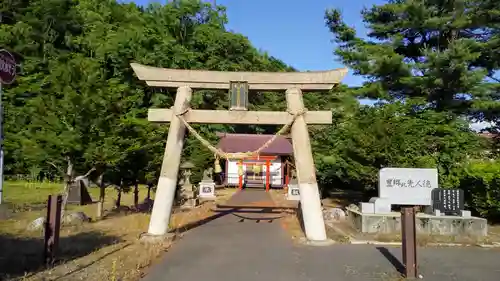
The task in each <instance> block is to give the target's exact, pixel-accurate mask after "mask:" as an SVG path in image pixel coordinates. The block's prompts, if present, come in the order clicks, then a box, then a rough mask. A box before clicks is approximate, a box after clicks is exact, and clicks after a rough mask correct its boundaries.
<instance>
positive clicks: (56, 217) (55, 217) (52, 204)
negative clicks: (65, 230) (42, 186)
mask: <svg viewBox="0 0 500 281" xmlns="http://www.w3.org/2000/svg"><path fill="white" fill-rule="evenodd" d="M61 208H62V195H55V196H54V195H49V198H48V200H47V217H46V219H45V239H44V251H43V260H44V262H45V264H46V265H47V266H51V265H52V264H53V263H54V259H55V256H56V253H57V247H58V245H59V230H60V228H61Z"/></svg>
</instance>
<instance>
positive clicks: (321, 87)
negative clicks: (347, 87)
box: [130, 63, 347, 91]
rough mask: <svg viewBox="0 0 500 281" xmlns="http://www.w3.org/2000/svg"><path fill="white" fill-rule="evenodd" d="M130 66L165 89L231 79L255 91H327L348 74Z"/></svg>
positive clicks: (225, 85) (224, 85) (224, 84)
mask: <svg viewBox="0 0 500 281" xmlns="http://www.w3.org/2000/svg"><path fill="white" fill-rule="evenodd" d="M130 65H131V66H132V68H133V69H134V72H135V73H136V75H137V77H138V78H139V79H140V80H143V81H146V83H147V84H148V85H149V86H152V87H166V88H178V87H181V86H188V87H190V88H191V89H229V83H230V82H231V81H245V82H247V83H248V85H249V87H250V90H256V91H285V90H287V89H290V88H297V89H301V90H302V91H325V90H326V91H328V90H330V89H331V88H333V86H335V85H337V84H339V83H340V82H341V81H342V79H343V78H344V76H345V75H346V74H347V68H339V69H334V70H327V71H311V72H223V71H208V70H185V69H169V68H159V67H151V66H145V65H142V64H138V63H131V64H130Z"/></svg>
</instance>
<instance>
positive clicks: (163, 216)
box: [148, 86, 193, 236]
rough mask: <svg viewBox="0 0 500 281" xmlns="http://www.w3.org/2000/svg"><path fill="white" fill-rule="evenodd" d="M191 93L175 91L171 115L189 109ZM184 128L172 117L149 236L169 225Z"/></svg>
mask: <svg viewBox="0 0 500 281" xmlns="http://www.w3.org/2000/svg"><path fill="white" fill-rule="evenodd" d="M192 95H193V91H192V90H191V88H190V87H187V86H182V87H179V88H178V89H177V95H176V96H175V102H174V107H173V109H174V111H173V113H172V114H173V115H177V114H179V113H181V112H182V111H183V110H186V109H187V108H188V107H189V102H190V101H191V97H192ZM185 133H186V126H184V124H183V123H182V122H181V120H179V118H177V116H172V121H171V122H170V128H169V129H168V137H167V144H166V147H165V155H164V156H163V163H162V165H161V172H160V180H159V181H158V188H157V191H156V196H155V202H154V205H153V211H152V213H151V221H150V222H149V230H148V234H149V235H153V236H155V235H160V236H161V235H165V234H167V231H168V226H169V223H170V215H171V213H172V205H173V204H174V197H175V190H176V188H177V175H178V174H179V166H180V162H181V153H182V147H183V146H184V135H185Z"/></svg>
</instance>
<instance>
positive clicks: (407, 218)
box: [401, 207, 418, 279]
mask: <svg viewBox="0 0 500 281" xmlns="http://www.w3.org/2000/svg"><path fill="white" fill-rule="evenodd" d="M415 223H416V220H415V208H414V207H403V208H401V234H402V235H401V237H402V240H403V241H402V242H403V243H402V246H403V249H402V250H403V265H404V275H405V277H406V278H408V279H414V278H417V277H418V274H417V232H416V224H415Z"/></svg>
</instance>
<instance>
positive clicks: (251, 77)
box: [131, 63, 347, 242]
mask: <svg viewBox="0 0 500 281" xmlns="http://www.w3.org/2000/svg"><path fill="white" fill-rule="evenodd" d="M131 66H132V68H133V69H134V71H135V73H136V74H137V76H138V77H139V79H141V80H144V81H146V83H147V84H148V85H149V86H154V87H169V88H173V87H175V88H177V96H176V98H175V103H174V106H173V108H172V109H150V110H149V114H148V120H149V121H152V122H158V123H165V122H170V128H169V132H168V137H167V144H166V148H165V155H164V157H163V163H162V167H161V173H160V180H159V182H158V187H157V192H156V196H155V201H154V206H153V211H152V214H151V220H150V224H149V229H148V235H149V236H160V237H162V236H163V235H167V234H168V226H169V222H170V216H171V213H172V206H173V202H174V196H175V189H176V186H177V182H176V181H177V174H178V172H179V165H180V158H181V152H182V148H183V145H184V134H185V129H186V128H185V126H184V124H183V123H182V122H181V121H180V120H179V118H178V117H177V114H179V113H182V112H186V109H188V107H189V102H190V100H191V96H192V89H212V90H214V89H226V90H227V89H229V86H230V82H233V81H244V82H246V83H248V85H249V87H250V90H254V91H269V92H270V91H274V92H283V91H286V100H287V105H288V111H289V112H276V111H229V110H189V111H187V112H186V113H185V114H184V115H183V118H184V119H185V120H186V121H187V122H189V123H205V124H257V125H261V124H262V125H264V124H274V125H284V124H287V123H289V122H290V121H291V120H293V118H294V116H293V115H294V114H296V113H298V112H302V111H303V110H304V103H303V99H302V91H316V92H319V91H328V90H330V89H331V88H332V87H333V86H334V85H336V84H338V83H340V81H341V80H342V78H343V77H344V76H345V75H346V74H347V69H345V68H342V69H337V70H330V71H320V72H277V73H271V72H221V71H203V70H179V69H165V68H155V67H148V66H144V65H140V64H136V63H132V64H131ZM331 123H332V113H331V111H308V112H306V113H304V114H302V115H300V116H298V117H296V119H295V122H294V123H293V125H292V128H291V136H292V142H293V150H294V158H295V162H296V163H295V164H296V165H295V166H296V168H297V177H298V183H299V190H300V203H301V209H302V219H303V221H304V227H305V234H306V238H307V239H308V240H309V241H313V242H322V241H328V239H327V236H326V231H325V224H324V221H323V214H322V210H321V201H320V194H319V190H318V184H317V182H316V168H315V166H314V161H313V156H312V150H311V144H310V139H309V132H308V129H307V124H331Z"/></svg>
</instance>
